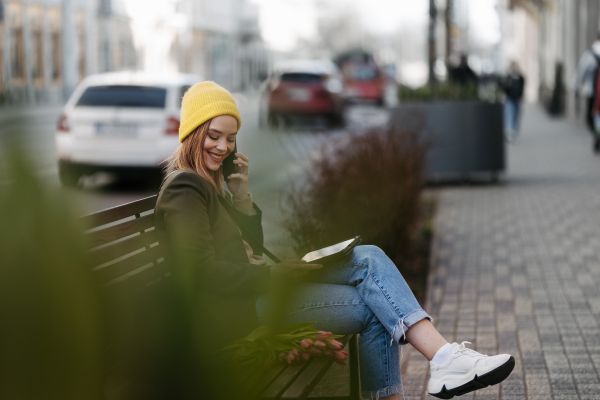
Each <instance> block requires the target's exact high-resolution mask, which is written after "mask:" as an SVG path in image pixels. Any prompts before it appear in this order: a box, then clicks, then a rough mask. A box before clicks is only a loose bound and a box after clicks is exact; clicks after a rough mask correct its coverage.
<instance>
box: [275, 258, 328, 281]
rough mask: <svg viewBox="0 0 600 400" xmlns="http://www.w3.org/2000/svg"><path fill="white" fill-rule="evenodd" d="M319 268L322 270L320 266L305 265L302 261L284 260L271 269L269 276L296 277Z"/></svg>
mask: <svg viewBox="0 0 600 400" xmlns="http://www.w3.org/2000/svg"><path fill="white" fill-rule="evenodd" d="M320 268H323V266H322V265H321V264H307V263H306V261H302V260H284V261H282V262H280V263H279V264H276V265H274V266H272V267H271V275H273V277H286V276H292V277H297V276H303V275H306V274H307V273H309V272H310V271H313V270H315V269H320Z"/></svg>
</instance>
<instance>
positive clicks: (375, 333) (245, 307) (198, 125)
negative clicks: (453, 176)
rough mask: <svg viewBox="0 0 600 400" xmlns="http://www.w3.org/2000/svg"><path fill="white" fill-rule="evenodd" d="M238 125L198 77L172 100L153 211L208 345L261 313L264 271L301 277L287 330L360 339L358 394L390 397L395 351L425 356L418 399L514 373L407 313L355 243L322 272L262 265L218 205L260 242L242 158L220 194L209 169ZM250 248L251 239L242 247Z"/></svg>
mask: <svg viewBox="0 0 600 400" xmlns="http://www.w3.org/2000/svg"><path fill="white" fill-rule="evenodd" d="M241 122H242V121H241V118H240V114H239V111H238V109H237V106H236V104H235V101H234V99H233V97H232V96H231V95H230V94H229V92H227V91H226V90H225V89H223V88H222V87H220V86H218V85H216V84H215V83H213V82H202V83H198V84H196V85H194V86H193V87H192V88H190V89H189V90H188V92H187V93H186V94H185V96H184V98H183V103H182V109H181V127H180V130H179V135H180V136H179V138H180V142H181V143H182V144H181V146H180V147H179V149H178V150H177V151H176V152H175V153H174V154H173V155H172V156H171V157H170V159H169V164H168V167H167V176H166V178H165V181H164V183H163V186H162V188H161V190H160V194H159V197H158V202H157V205H156V210H155V215H156V228H157V230H158V233H159V235H160V236H159V237H160V240H161V245H162V244H165V245H166V246H167V247H168V248H169V257H168V258H169V260H168V261H169V262H170V263H171V265H172V266H173V269H174V274H173V276H174V279H175V281H176V282H179V283H180V287H182V288H183V292H184V293H185V296H186V298H187V299H188V301H189V304H193V307H194V312H198V313H199V314H200V315H202V324H203V327H205V329H206V327H210V326H215V327H216V326H219V327H220V328H221V329H220V330H219V335H218V337H215V338H214V341H215V342H217V343H216V344H215V346H216V347H218V345H222V344H224V343H227V342H229V341H232V340H235V339H237V338H240V337H243V336H244V335H246V334H247V333H248V332H249V331H251V330H252V329H254V328H255V327H256V326H257V324H258V321H259V320H264V319H265V318H266V311H265V310H266V309H267V306H266V304H267V303H268V296H264V294H266V293H267V291H268V287H269V283H270V280H271V277H272V276H277V275H289V274H291V275H303V274H306V273H307V272H308V271H311V273H310V274H309V275H308V276H309V277H310V279H309V280H308V282H306V283H303V284H300V288H299V289H298V295H296V296H295V297H294V301H293V302H292V304H290V306H289V308H288V314H287V321H286V322H289V323H296V322H306V321H317V325H315V327H316V328H318V329H321V330H326V331H332V332H334V333H336V334H348V333H360V341H359V352H360V356H359V357H360V378H361V394H362V396H363V397H366V398H380V399H382V398H383V399H387V398H389V399H396V398H397V397H398V396H397V395H398V393H400V392H401V391H402V383H401V380H400V351H399V346H398V345H399V344H400V345H403V344H406V343H410V344H411V345H412V346H414V347H415V348H416V349H417V350H418V351H419V352H421V354H423V355H424V356H425V357H426V358H427V359H428V360H429V361H430V369H431V379H430V381H429V385H428V390H429V393H430V394H432V395H434V396H436V397H439V398H443V399H449V398H452V397H453V396H455V395H461V394H464V393H467V392H470V391H472V390H476V389H480V388H483V387H486V386H488V385H494V384H497V383H499V382H501V381H503V380H504V379H505V378H506V377H507V376H508V375H509V374H510V372H511V371H512V369H513V367H514V359H513V357H511V356H510V355H508V354H500V355H497V356H493V357H488V356H485V355H482V354H480V353H477V352H475V351H473V350H471V349H468V348H467V347H465V343H468V342H463V343H462V344H460V345H459V344H457V343H453V344H450V343H448V342H447V341H446V340H445V339H444V338H443V337H442V336H441V335H440V334H439V333H438V332H437V330H436V329H435V328H434V326H433V325H432V323H431V317H430V316H429V315H427V313H426V312H425V311H423V309H422V308H421V307H420V306H419V303H418V302H417V300H416V299H415V297H414V296H413V294H412V292H411V290H410V288H409V287H408V285H407V284H406V282H405V281H404V279H403V278H402V275H401V274H400V273H399V272H398V269H397V268H396V266H395V265H394V264H393V262H392V261H391V260H390V259H389V258H388V257H387V256H386V255H385V254H384V253H383V252H382V251H381V250H380V249H379V248H377V247H374V246H358V247H356V248H355V249H354V251H353V253H352V254H351V255H349V256H347V257H346V258H345V259H343V260H342V261H339V262H337V263H336V264H334V265H328V266H327V267H325V268H322V266H320V265H315V264H306V263H303V262H301V261H299V260H288V261H284V262H282V263H280V264H277V265H275V266H272V267H270V266H268V265H267V264H266V262H265V260H263V259H262V257H261V256H260V254H257V251H256V250H257V249H253V248H252V246H250V245H249V244H248V243H247V242H246V241H245V240H244V238H243V236H242V234H241V233H240V230H239V228H238V227H237V225H236V224H235V223H234V221H233V220H232V218H231V217H230V216H229V215H228V214H227V212H226V211H225V209H224V207H223V206H222V205H221V204H220V200H219V196H223V197H224V198H225V201H228V202H230V204H232V205H233V206H234V207H235V210H237V211H236V212H237V213H238V218H241V219H242V220H243V222H244V225H246V226H249V227H250V229H251V230H253V236H254V237H256V238H258V240H261V241H262V228H261V211H260V209H259V208H258V207H257V206H256V204H254V203H253V202H252V196H251V195H250V194H249V193H248V174H249V168H250V162H249V159H248V157H246V156H245V155H244V154H242V153H236V157H237V160H236V161H235V164H237V167H238V172H237V173H234V174H232V175H230V176H229V177H228V178H229V181H228V182H227V187H228V189H229V191H230V192H231V195H229V194H227V192H225V190H224V182H223V179H224V177H223V171H222V165H221V163H222V162H223V160H224V159H225V158H226V157H227V156H228V155H229V154H231V153H232V152H233V150H234V147H235V141H236V135H237V134H238V131H239V130H240V127H241ZM249 242H250V243H252V241H249Z"/></svg>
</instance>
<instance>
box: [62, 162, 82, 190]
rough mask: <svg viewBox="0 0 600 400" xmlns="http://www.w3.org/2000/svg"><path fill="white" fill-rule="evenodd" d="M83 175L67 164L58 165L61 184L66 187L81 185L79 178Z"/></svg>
mask: <svg viewBox="0 0 600 400" xmlns="http://www.w3.org/2000/svg"><path fill="white" fill-rule="evenodd" d="M80 178H81V175H80V174H79V173H78V172H77V171H75V170H74V169H73V168H70V167H68V166H66V165H59V167H58V179H59V180H60V183H61V185H63V186H64V187H70V188H74V187H77V186H78V185H79V179H80Z"/></svg>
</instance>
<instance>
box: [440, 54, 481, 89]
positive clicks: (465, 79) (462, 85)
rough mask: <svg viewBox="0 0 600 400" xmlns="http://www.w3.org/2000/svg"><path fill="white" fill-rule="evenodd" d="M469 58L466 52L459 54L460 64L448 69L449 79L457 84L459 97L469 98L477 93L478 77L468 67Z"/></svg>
mask: <svg viewBox="0 0 600 400" xmlns="http://www.w3.org/2000/svg"><path fill="white" fill-rule="evenodd" d="M468 60H469V58H468V57H467V55H466V54H462V55H461V56H460V64H458V66H456V67H453V68H449V69H448V77H449V78H450V81H451V82H452V83H454V84H455V85H457V86H458V89H459V97H460V98H461V99H466V98H471V97H472V96H476V95H477V89H478V84H479V78H478V77H477V74H476V73H475V72H474V71H473V70H472V69H471V67H469V62H468Z"/></svg>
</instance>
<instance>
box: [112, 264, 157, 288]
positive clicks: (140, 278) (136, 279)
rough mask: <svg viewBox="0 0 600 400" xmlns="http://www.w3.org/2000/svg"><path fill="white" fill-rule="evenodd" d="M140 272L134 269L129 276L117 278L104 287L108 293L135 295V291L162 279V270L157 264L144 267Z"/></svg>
mask: <svg viewBox="0 0 600 400" xmlns="http://www.w3.org/2000/svg"><path fill="white" fill-rule="evenodd" d="M141 268H142V266H140V268H138V269H140V271H136V270H135V269H134V270H133V271H131V272H132V275H131V276H126V275H123V276H121V277H119V278H117V279H116V280H114V281H109V282H107V283H106V285H105V286H104V287H105V288H106V289H107V290H108V291H115V290H117V291H119V292H123V291H130V292H132V293H135V292H136V291H137V290H139V289H142V288H143V287H145V286H148V285H149V284H151V283H155V282H156V281H158V280H159V279H162V278H163V276H162V274H161V273H162V272H163V271H162V268H160V265H157V263H154V265H152V266H148V267H145V268H144V269H141Z"/></svg>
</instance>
